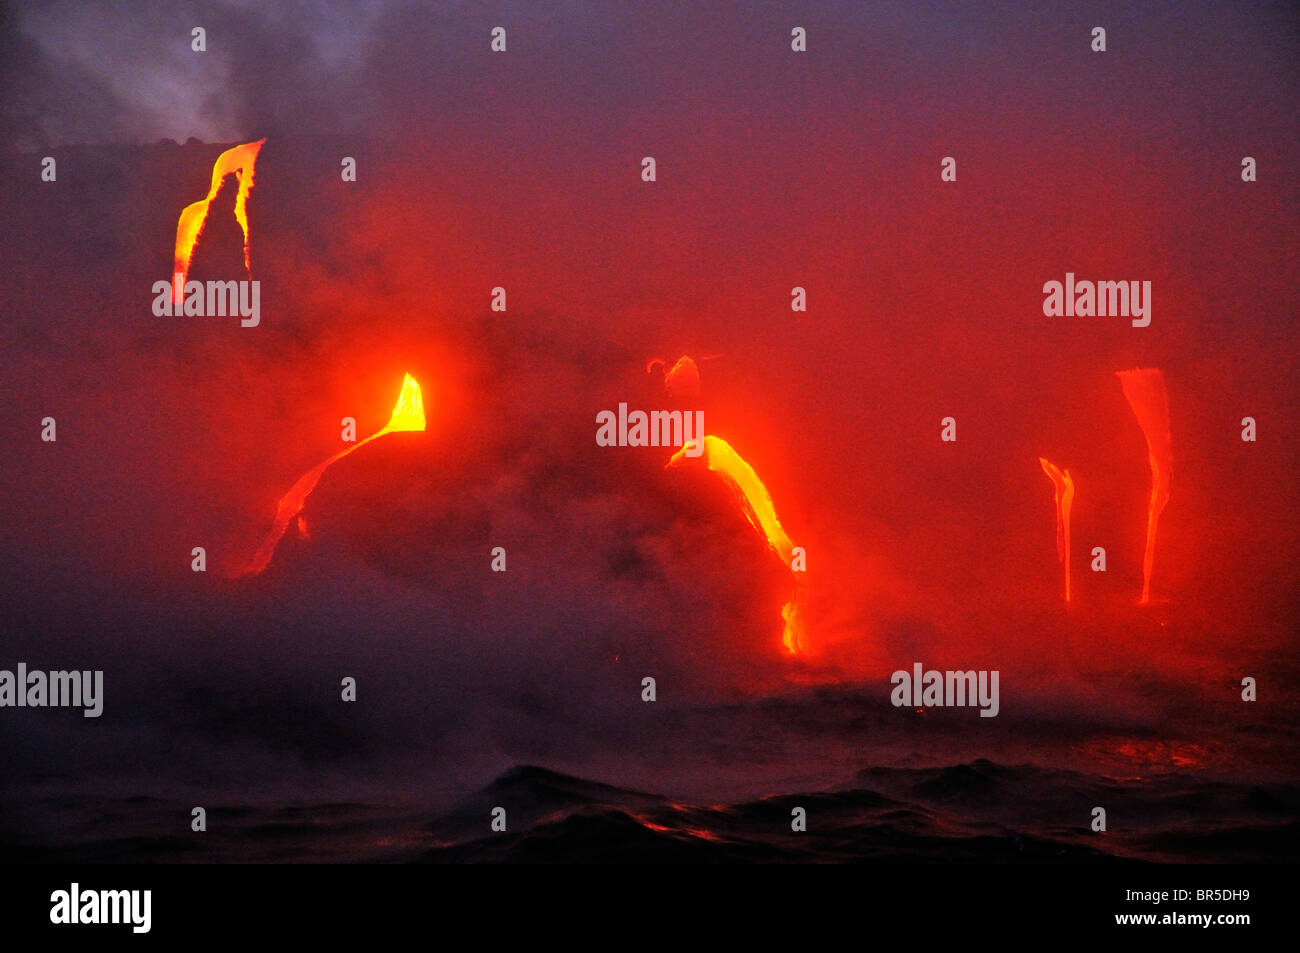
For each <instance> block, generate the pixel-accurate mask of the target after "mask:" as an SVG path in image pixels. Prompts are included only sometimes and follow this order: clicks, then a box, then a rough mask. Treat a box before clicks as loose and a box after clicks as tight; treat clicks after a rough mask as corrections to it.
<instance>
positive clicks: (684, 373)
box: [645, 354, 700, 398]
mask: <svg viewBox="0 0 1300 953" xmlns="http://www.w3.org/2000/svg"><path fill="white" fill-rule="evenodd" d="M656 365H658V366H659V367H662V368H665V370H664V387H665V388H666V389H667V391H668V396H669V397H678V398H682V397H685V398H691V397H698V396H699V395H700V368H699V365H698V364H696V363H695V360H694V358H691V357H689V356H687V355H685V354H683V355H682V356H681V357H679V358H678V359H677V363H676V364H674V365H673V366H672V367H668V366H667V363H666V362H665V361H662V360H660V359H659V358H655V359H654V360H653V361H651V362H650V363H649V364H647V365H646V367H645V371H646V373H647V374H652V373H654V369H655V366H656Z"/></svg>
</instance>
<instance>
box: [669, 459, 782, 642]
mask: <svg viewBox="0 0 1300 953" xmlns="http://www.w3.org/2000/svg"><path fill="white" fill-rule="evenodd" d="M695 449H698V444H697V443H696V441H693V440H692V441H690V442H688V443H687V444H686V445H685V446H683V447H682V449H680V450H678V451H677V452H676V453H675V454H673V456H672V459H670V460H669V461H668V464H667V466H668V467H674V466H680V465H682V464H684V463H686V462H688V461H690V460H692V459H699V460H701V461H702V462H703V463H704V464H705V465H706V466H707V467H708V468H709V469H710V470H712V471H713V472H714V473H716V474H717V475H718V476H719V477H721V479H722V482H723V483H725V484H726V485H727V487H728V488H729V489H730V490H731V492H732V493H733V494H734V495H735V497H736V502H737V504H738V505H739V506H740V509H741V511H742V512H743V513H744V514H745V518H746V519H748V520H749V524H750V525H751V526H753V527H754V529H755V530H757V531H758V533H759V534H760V535H761V536H762V537H763V538H764V539H765V540H766V541H767V545H768V546H769V547H770V548H771V549H772V551H773V552H775V553H776V554H777V555H778V556H779V557H780V558H781V561H782V562H783V563H785V565H786V567H787V568H791V563H792V560H793V558H794V553H793V551H794V544H793V543H792V542H791V540H790V537H789V535H788V534H787V533H786V531H785V528H784V527H782V526H781V521H780V520H779V519H777V516H776V507H775V506H774V505H773V503H772V497H771V495H770V494H769V493H768V492H767V487H765V486H764V485H763V481H762V480H760V479H759V478H758V474H757V473H755V472H754V468H753V467H751V466H750V465H749V464H748V463H746V462H745V459H744V458H743V457H741V455H740V454H738V453H736V451H735V450H733V449H732V447H731V445H730V444H729V443H727V441H725V440H723V439H722V438H721V437H714V436H711V435H709V436H705V437H704V452H703V454H702V455H701V456H700V457H698V458H693V457H691V456H689V455H688V454H687V452H686V451H687V450H695ZM791 574H792V575H793V576H794V583H795V591H794V598H792V599H791V600H790V601H789V602H787V603H786V605H785V607H784V608H783V609H782V610H781V618H782V619H784V620H785V630H784V632H783V633H782V636H781V644H782V645H784V646H785V648H786V650H787V651H788V652H790V654H792V655H799V654H801V653H802V652H804V651H805V649H806V647H807V643H806V640H805V637H804V635H805V631H806V630H805V628H804V624H805V622H804V614H805V601H806V599H805V591H804V584H803V581H802V573H801V572H794V571H793V569H791Z"/></svg>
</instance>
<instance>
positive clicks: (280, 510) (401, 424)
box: [239, 374, 425, 576]
mask: <svg viewBox="0 0 1300 953" xmlns="http://www.w3.org/2000/svg"><path fill="white" fill-rule="evenodd" d="M424 426H425V421H424V398H423V396H422V395H421V393H420V385H419V384H418V383H416V380H415V378H414V377H412V376H411V375H410V374H407V375H406V379H405V380H404V381H403V382H402V393H401V394H400V395H399V396H398V398H397V406H395V407H394V408H393V414H392V416H391V417H390V418H389V420H388V423H387V424H386V425H385V426H384V428H383V429H382V430H380V431H379V432H378V433H375V434H372V435H371V436H369V437H367V438H366V439H365V440H362V441H359V442H358V443H354V444H352V445H351V446H350V447H347V448H346V449H343V450H340V451H339V452H338V453H336V454H334V456H332V457H330V458H329V459H328V460H326V461H325V462H324V463H322V464H320V465H319V466H316V467H313V468H312V469H311V470H308V471H307V472H306V473H304V474H303V475H302V476H301V477H300V478H299V479H298V482H297V483H295V484H294V485H293V486H292V487H291V488H290V489H289V492H288V493H286V494H285V495H284V496H282V497H280V502H279V504H278V505H277V506H276V509H275V521H274V523H272V525H271V532H270V533H268V534H267V536H266V539H264V540H263V541H262V545H261V546H259V547H258V549H257V552H256V553H254V554H253V558H252V559H251V560H249V563H248V565H247V566H246V567H245V568H244V569H243V570H242V571H241V572H240V573H239V575H241V576H255V575H257V574H258V573H260V572H261V571H262V570H263V569H265V568H266V567H267V565H268V564H269V563H270V562H271V557H272V556H273V555H275V547H276V546H278V545H279V544H280V539H281V537H283V536H284V532H285V530H287V529H288V528H289V524H290V523H292V522H293V519H294V517H295V516H298V514H299V513H301V512H302V508H303V506H304V505H305V504H306V502H307V497H308V496H310V495H311V491H312V490H314V489H316V484H317V483H318V482H319V481H320V478H321V475H322V474H323V473H324V472H325V471H326V469H328V468H329V466H330V464H332V463H335V462H336V461H338V460H342V459H343V458H344V457H346V456H347V455H348V454H349V453H351V452H352V451H354V450H359V449H360V448H361V447H364V446H365V445H366V444H368V443H369V442H370V441H372V440H378V439H379V438H380V437H382V436H384V435H385V434H390V433H398V432H400V431H406V430H423V429H424ZM299 528H300V529H302V525H301V523H300V524H299Z"/></svg>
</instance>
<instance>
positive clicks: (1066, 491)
mask: <svg viewBox="0 0 1300 953" xmlns="http://www.w3.org/2000/svg"><path fill="white" fill-rule="evenodd" d="M1038 463H1039V465H1041V466H1042V468H1043V472H1044V473H1046V474H1047V476H1048V477H1049V478H1050V479H1051V481H1052V486H1053V487H1054V488H1055V490H1056V555H1057V558H1058V559H1060V561H1061V564H1062V565H1063V566H1064V568H1065V601H1066V602H1069V601H1070V504H1072V503H1073V502H1074V480H1072V479H1071V478H1070V471H1069V470H1062V469H1061V468H1060V467H1058V466H1057V465H1056V464H1054V463H1052V462H1051V461H1050V460H1045V459H1044V458H1042V457H1039V458H1038Z"/></svg>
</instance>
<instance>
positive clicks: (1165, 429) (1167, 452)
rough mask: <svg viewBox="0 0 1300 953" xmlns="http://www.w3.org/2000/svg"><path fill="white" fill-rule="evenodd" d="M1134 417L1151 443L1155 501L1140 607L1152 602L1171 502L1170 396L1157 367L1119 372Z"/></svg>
mask: <svg viewBox="0 0 1300 953" xmlns="http://www.w3.org/2000/svg"><path fill="white" fill-rule="evenodd" d="M1115 373H1116V376H1117V377H1119V382H1120V385H1121V386H1122V387H1123V388H1124V396H1125V397H1126V398H1127V399H1128V402H1129V406H1130V407H1132V408H1133V416H1135V417H1136V418H1137V422H1138V426H1139V427H1141V428H1142V433H1143V435H1144V436H1145V437H1146V439H1147V461H1148V462H1149V463H1150V465H1151V499H1150V501H1149V502H1148V504H1147V545H1146V551H1145V553H1144V554H1143V556H1142V596H1141V598H1140V599H1139V600H1138V604H1139V605H1147V604H1148V603H1150V601H1151V570H1152V567H1153V566H1154V565H1155V558H1156V524H1157V523H1158V522H1159V520H1160V514H1161V512H1162V511H1163V510H1164V508H1165V504H1166V503H1168V502H1169V477H1170V474H1171V473H1172V471H1173V451H1172V449H1171V444H1172V437H1171V435H1170V432H1169V392H1168V391H1167V390H1166V389H1165V378H1164V375H1163V374H1161V373H1160V371H1159V370H1157V369H1156V368H1154V367H1144V368H1138V369H1135V370H1131V371H1116V372H1115Z"/></svg>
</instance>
